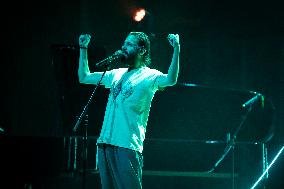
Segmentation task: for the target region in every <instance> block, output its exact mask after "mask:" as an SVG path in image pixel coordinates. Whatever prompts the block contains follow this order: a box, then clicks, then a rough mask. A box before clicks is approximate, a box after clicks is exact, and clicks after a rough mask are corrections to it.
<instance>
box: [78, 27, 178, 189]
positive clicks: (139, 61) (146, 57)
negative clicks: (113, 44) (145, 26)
mask: <svg viewBox="0 0 284 189" xmlns="http://www.w3.org/2000/svg"><path fill="white" fill-rule="evenodd" d="M90 40H91V36H90V35H89V34H83V35H80V37H79V45H80V56H79V68H78V77H79V82H80V83H83V84H94V85H97V84H100V85H103V86H104V87H106V88H109V89H110V94H109V97H108V103H107V106H106V111H105V115H104V121H103V125H102V128H101V132H100V136H99V138H98V140H97V148H98V151H97V165H98V170H99V173H100V178H101V184H102V188H103V189H110V188H123V189H141V188H142V167H143V156H142V151H143V141H144V139H145V133H146V126H147V121H148V116H149V112H150V106H151V102H152V99H153V97H154V94H155V92H156V91H158V90H161V89H164V88H165V87H168V86H173V85H175V84H176V82H177V79H178V73H179V54H180V43H179V35H178V34H169V35H168V37H167V40H168V41H169V44H170V45H171V46H172V47H173V55H172V59H171V63H170V66H169V69H168V73H165V74H164V73H162V72H160V71H158V70H155V69H151V68H150V67H149V66H150V63H151V58H150V40H149V38H148V36H147V35H146V34H145V33H143V32H130V33H129V34H128V35H127V37H126V39H125V41H124V43H123V45H122V48H121V50H119V53H122V55H123V58H121V60H120V61H122V63H124V64H125V65H126V68H117V69H112V70H109V71H106V72H105V75H103V72H93V73H90V70H89V66H88V56H87V51H88V45H89V43H90ZM165 40H166V39H165ZM102 76H103V78H102V80H101V77H102ZM100 80H101V82H100V83H99V81H100Z"/></svg>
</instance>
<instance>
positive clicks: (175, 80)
mask: <svg viewBox="0 0 284 189" xmlns="http://www.w3.org/2000/svg"><path fill="white" fill-rule="evenodd" d="M175 84H177V78H175V79H170V80H169V81H168V85H169V86H174V85H175Z"/></svg>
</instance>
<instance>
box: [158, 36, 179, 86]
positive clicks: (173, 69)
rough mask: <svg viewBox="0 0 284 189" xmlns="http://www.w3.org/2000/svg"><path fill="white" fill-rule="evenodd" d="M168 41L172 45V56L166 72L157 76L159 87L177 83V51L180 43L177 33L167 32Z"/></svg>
mask: <svg viewBox="0 0 284 189" xmlns="http://www.w3.org/2000/svg"><path fill="white" fill-rule="evenodd" d="M168 40H169V43H170V44H171V45H172V47H173V56H172V61H171V64H170V67H169V69H168V73H167V74H165V75H163V76H161V77H159V80H158V83H159V87H161V88H163V87H167V86H173V85H175V84H176V83H177V79H178V73H179V53H180V44H179V35H178V34H169V35H168Z"/></svg>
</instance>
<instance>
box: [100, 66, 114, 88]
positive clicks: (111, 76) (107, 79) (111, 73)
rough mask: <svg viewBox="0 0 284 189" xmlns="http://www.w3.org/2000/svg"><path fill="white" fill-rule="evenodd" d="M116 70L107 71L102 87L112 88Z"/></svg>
mask: <svg viewBox="0 0 284 189" xmlns="http://www.w3.org/2000/svg"><path fill="white" fill-rule="evenodd" d="M114 75H115V70H110V71H106V73H105V75H104V77H103V79H102V85H104V86H105V88H110V87H111V85H112V82H113V79H114Z"/></svg>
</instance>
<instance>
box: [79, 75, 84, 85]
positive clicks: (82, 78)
mask: <svg viewBox="0 0 284 189" xmlns="http://www.w3.org/2000/svg"><path fill="white" fill-rule="evenodd" d="M78 79H79V83H81V84H85V83H86V77H83V76H79V77H78Z"/></svg>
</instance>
